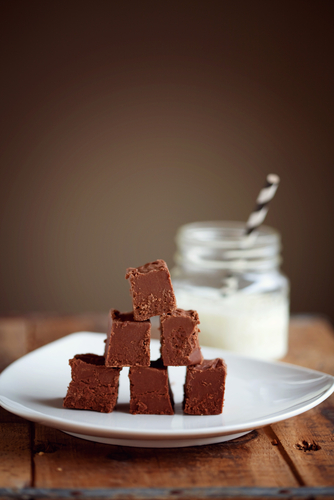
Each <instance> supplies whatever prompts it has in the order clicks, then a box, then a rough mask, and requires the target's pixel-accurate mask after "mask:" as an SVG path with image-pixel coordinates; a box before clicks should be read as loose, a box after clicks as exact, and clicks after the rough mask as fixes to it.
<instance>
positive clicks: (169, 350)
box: [160, 309, 203, 366]
mask: <svg viewBox="0 0 334 500" xmlns="http://www.w3.org/2000/svg"><path fill="white" fill-rule="evenodd" d="M198 325H199V318H198V314H197V312H196V311H192V310H190V311H185V310H184V309H175V310H174V311H172V312H170V313H167V314H163V315H162V316H160V337H161V357H162V361H163V363H164V365H165V366H189V365H197V364H198V363H201V362H202V361H203V356H202V353H201V348H200V345H199V342H198V332H199V330H198Z"/></svg>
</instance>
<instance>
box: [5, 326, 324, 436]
mask: <svg viewBox="0 0 334 500" xmlns="http://www.w3.org/2000/svg"><path fill="white" fill-rule="evenodd" d="M83 334H88V335H89V336H91V335H94V336H95V335H96V336H101V335H105V334H103V333H102V334H101V333H97V332H89V331H79V332H74V333H71V334H69V335H66V336H64V337H61V338H60V339H57V340H55V341H53V342H50V343H48V344H46V345H44V346H42V347H39V348H37V349H35V350H34V351H31V352H30V353H27V354H26V355H24V356H22V357H21V358H19V359H18V360H16V361H14V362H13V363H11V364H10V365H9V366H8V367H6V368H5V369H4V370H3V372H2V373H1V374H0V406H2V407H3V408H4V409H5V410H7V411H9V412H11V413H14V414H16V415H18V416H20V417H23V418H25V419H27V420H30V421H33V422H37V423H40V424H42V425H47V426H49V427H53V428H56V429H59V430H62V431H65V432H73V433H77V434H83V435H87V436H88V435H89V436H92V435H93V436H96V437H102V438H103V437H105V438H108V437H109V438H115V439H128V440H129V439H130V440H131V439H133V440H142V441H145V440H161V441H164V440H168V439H203V438H209V437H218V436H228V435H230V434H236V433H240V432H247V431H251V430H254V429H258V428H261V427H264V426H266V425H271V424H275V423H277V422H280V421H283V420H287V419H289V418H292V417H294V416H297V415H300V414H302V413H305V412H306V411H308V410H311V409H312V408H314V407H315V406H317V405H319V404H320V403H322V402H323V401H324V400H325V399H327V398H328V397H329V396H330V395H331V394H332V393H333V392H334V377H333V376H332V375H330V374H327V373H324V372H320V371H318V370H313V369H311V368H307V367H302V366H299V365H294V364H292V363H286V362H282V361H268V360H262V359H256V358H251V357H249V356H245V355H241V354H240V355H239V354H237V353H233V352H230V351H224V350H222V349H218V348H214V347H208V348H209V349H211V350H217V351H219V353H220V354H222V353H226V355H227V356H229V357H233V358H235V359H238V360H239V359H246V360H248V361H251V362H255V363H260V364H263V365H270V366H272V365H278V366H283V367H284V366H285V367H290V368H293V369H295V370H296V371H302V372H304V373H305V372H306V373H312V374H314V375H321V376H322V377H324V384H325V383H327V388H324V390H323V391H322V392H321V393H320V394H319V395H316V396H314V397H313V399H312V400H311V401H308V402H307V403H305V404H304V403H299V404H298V405H297V406H298V407H297V408H295V409H294V408H293V406H292V407H291V409H290V410H287V411H285V412H284V415H283V416H282V415H280V414H277V413H276V415H275V414H274V415H273V416H270V415H269V416H268V415H267V416H265V417H261V418H258V419H256V420H253V421H250V422H247V423H246V424H245V425H244V426H243V425H241V424H235V425H229V426H228V427H226V426H225V427H224V426H223V425H220V426H216V427H210V428H203V429H198V428H196V429H164V430H145V429H140V430H138V429H136V430H131V429H123V430H120V429H115V428H112V427H108V428H106V427H105V426H103V427H102V426H101V427H100V428H99V426H96V425H94V427H93V428H92V424H90V423H88V424H85V423H82V422H78V421H75V422H71V421H66V420H65V421H64V419H63V418H60V417H56V416H52V415H48V414H45V413H42V412H38V411H37V410H34V409H31V408H29V407H27V406H25V405H22V404H21V403H18V402H16V401H14V400H12V399H10V398H8V397H7V396H4V395H2V394H1V383H3V380H4V378H5V377H8V373H10V371H11V370H13V369H14V370H15V368H16V366H17V365H18V364H20V363H21V362H22V360H23V359H24V360H26V359H27V358H29V357H32V356H34V355H36V353H37V352H40V351H42V350H44V349H50V348H52V346H53V345H54V344H55V343H62V342H66V341H68V340H69V338H70V337H72V338H73V336H81V335H83ZM152 340H156V339H152ZM156 341H157V340H156ZM157 342H158V341H157ZM202 347H203V348H205V347H206V346H202ZM68 411H75V412H80V411H86V410H68ZM192 416H193V415H192ZM133 417H134V418H137V417H139V418H140V417H142V415H134V416H133ZM145 417H146V418H147V417H152V418H156V417H157V416H156V415H145ZM195 417H198V418H200V417H201V416H200V415H198V416H197V415H196V416H195Z"/></svg>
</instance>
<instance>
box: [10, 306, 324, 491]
mask: <svg viewBox="0 0 334 500" xmlns="http://www.w3.org/2000/svg"><path fill="white" fill-rule="evenodd" d="M106 324H107V315H104V314H86V315H78V316H57V315H42V314H40V315H36V314H35V315H30V316H28V317H27V316H25V317H11V318H7V317H6V318H0V368H1V369H3V368H4V367H5V366H6V365H7V364H9V363H10V362H12V361H14V360H15V359H17V358H18V357H20V356H22V355H23V354H25V353H26V352H29V351H31V350H33V349H35V348H37V347H40V346H41V345H43V344H46V343H48V342H51V341H52V340H55V339H56V338H59V337H62V336H64V335H67V334H69V333H72V332H75V331H81V330H87V331H100V332H104V331H106ZM284 361H288V362H290V363H295V364H299V365H301V366H306V367H309V368H313V369H316V370H320V371H324V372H326V373H330V374H332V375H334V335H333V329H332V327H331V326H330V324H329V323H328V322H326V321H325V320H324V319H321V318H315V317H298V318H295V319H293V320H292V321H291V327H290V347H289V353H288V355H287V356H286V358H285V359H284ZM0 444H1V446H0V497H1V498H10V497H11V498H74V497H77V498H80V497H84V498H94V497H95V498H96V497H99V498H123V499H124V498H130V497H131V498H248V499H249V498H294V497H296V498H311V497H312V498H334V395H332V396H331V397H330V398H328V399H327V400H326V401H325V402H324V403H322V404H321V405H319V406H318V407H316V408H314V409H313V410H310V411H308V412H306V413H304V414H302V415H300V416H298V417H294V418H291V419H289V420H286V421H283V422H280V423H278V424H275V425H272V426H268V427H265V428H263V429H258V430H256V431H253V432H252V433H250V434H248V435H246V436H243V437H241V438H239V439H236V440H234V441H230V442H226V443H221V444H214V445H208V446H198V447H189V448H178V449H147V448H129V447H121V446H111V445H104V444H98V443H93V442H90V441H84V440H81V439H76V438H74V437H71V436H69V435H67V434H65V433H63V432H61V431H58V430H56V429H52V428H49V427H44V426H42V425H39V424H34V423H31V422H28V421H27V420H24V419H21V418H19V417H17V416H15V415H12V414H10V413H8V412H7V411H5V410H3V409H1V408H0ZM90 490H93V491H90Z"/></svg>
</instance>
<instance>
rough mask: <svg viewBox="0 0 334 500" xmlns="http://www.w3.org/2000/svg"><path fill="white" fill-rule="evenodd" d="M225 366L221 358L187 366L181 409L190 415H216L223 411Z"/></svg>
mask: <svg viewBox="0 0 334 500" xmlns="http://www.w3.org/2000/svg"><path fill="white" fill-rule="evenodd" d="M225 378H226V364H225V362H224V361H223V360H222V359H221V358H216V359H210V360H207V359H205V360H204V361H203V362H202V364H200V365H195V366H188V368H187V375H186V383H185V386H184V401H183V409H184V412H185V413H188V414H190V415H218V414H219V413H221V412H222V411H223V403H224V392H225Z"/></svg>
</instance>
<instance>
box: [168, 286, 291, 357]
mask: <svg viewBox="0 0 334 500" xmlns="http://www.w3.org/2000/svg"><path fill="white" fill-rule="evenodd" d="M175 294H176V299H177V304H178V307H181V308H182V309H195V310H196V311H197V312H198V314H199V319H200V322H201V323H200V325H199V328H200V334H199V340H200V344H201V345H205V346H212V347H219V348H221V349H227V350H230V351H234V352H237V353H240V354H246V355H248V356H253V357H258V358H262V359H279V358H281V357H283V356H284V355H285V354H286V352H287V347H288V324H289V304H288V300H287V297H286V296H285V295H283V294H282V293H277V292H276V293H258V294H247V293H243V292H242V291H239V292H235V293H234V294H231V295H230V296H227V297H222V296H221V295H219V293H218V291H217V293H214V291H213V290H208V293H207V296H205V295H201V296H199V295H197V294H192V293H191V292H190V291H186V290H181V289H177V288H176V289H175Z"/></svg>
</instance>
